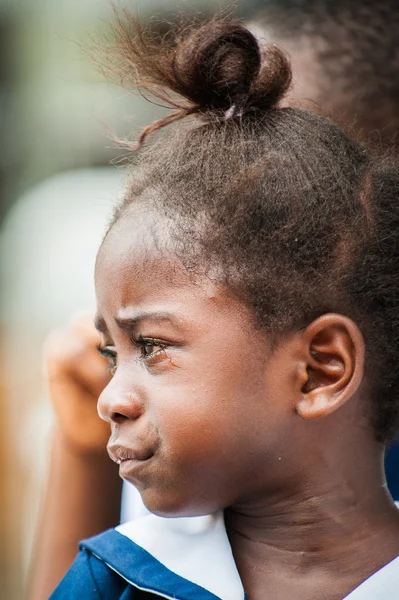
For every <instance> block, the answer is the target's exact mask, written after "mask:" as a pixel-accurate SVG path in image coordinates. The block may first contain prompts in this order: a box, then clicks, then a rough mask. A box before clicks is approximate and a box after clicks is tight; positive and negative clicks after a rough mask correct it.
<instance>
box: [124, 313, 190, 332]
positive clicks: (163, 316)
mask: <svg viewBox="0 0 399 600" xmlns="http://www.w3.org/2000/svg"><path fill="white" fill-rule="evenodd" d="M149 320H152V321H169V323H171V324H172V325H179V324H180V323H181V321H180V319H179V318H177V317H176V315H174V314H173V313H170V312H167V311H144V310H143V311H137V312H136V313H135V314H133V315H131V316H129V315H128V316H126V317H115V323H116V324H117V325H118V327H120V328H121V329H133V328H134V327H137V325H138V324H139V323H141V322H142V321H149Z"/></svg>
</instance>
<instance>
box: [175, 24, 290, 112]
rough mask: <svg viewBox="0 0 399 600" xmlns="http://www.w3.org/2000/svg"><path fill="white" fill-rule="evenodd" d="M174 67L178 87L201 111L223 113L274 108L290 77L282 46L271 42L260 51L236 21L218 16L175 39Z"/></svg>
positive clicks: (251, 35)
mask: <svg viewBox="0 0 399 600" xmlns="http://www.w3.org/2000/svg"><path fill="white" fill-rule="evenodd" d="M173 72H174V74H175V76H176V81H177V82H178V84H179V88H180V89H179V90H177V91H179V93H180V94H182V95H183V96H185V97H186V98H188V99H189V100H190V101H191V102H193V103H194V104H195V105H197V107H198V109H199V110H200V111H201V112H207V111H216V112H223V113H224V115H225V116H226V117H233V116H243V115H244V114H245V113H248V111H249V110H250V109H262V110H265V109H268V108H272V107H273V106H275V105H276V104H277V103H278V102H279V100H281V98H282V97H283V96H284V94H285V92H286V91H287V89H288V87H289V85H290V82H291V69H290V66H289V63H288V61H287V59H286V57H285V56H284V54H283V53H282V52H281V50H279V49H278V48H277V47H276V46H272V45H270V46H266V47H265V48H263V51H261V48H260V47H259V44H258V41H257V40H256V38H255V36H254V35H253V34H252V33H251V32H250V31H249V30H248V29H247V28H246V27H244V26H243V25H242V24H241V23H240V22H237V21H226V20H216V19H215V20H213V21H210V22H208V23H205V24H203V25H201V26H200V27H199V28H197V29H194V30H192V31H191V32H190V34H189V35H188V36H187V37H186V38H183V39H181V40H180V41H178V43H177V46H176V51H175V55H174V59H173Z"/></svg>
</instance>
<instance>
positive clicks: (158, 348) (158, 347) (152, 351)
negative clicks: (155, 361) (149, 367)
mask: <svg viewBox="0 0 399 600" xmlns="http://www.w3.org/2000/svg"><path fill="white" fill-rule="evenodd" d="M137 344H138V345H139V346H140V350H141V356H140V358H141V359H142V360H147V361H148V360H150V359H152V358H155V357H160V355H162V354H163V353H164V350H165V348H166V346H167V344H166V343H165V342H162V341H161V340H157V339H155V338H144V337H139V338H138V340H137Z"/></svg>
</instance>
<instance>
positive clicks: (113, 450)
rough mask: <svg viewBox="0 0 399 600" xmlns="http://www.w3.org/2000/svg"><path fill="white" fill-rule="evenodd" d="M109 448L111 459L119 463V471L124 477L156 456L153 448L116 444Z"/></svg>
mask: <svg viewBox="0 0 399 600" xmlns="http://www.w3.org/2000/svg"><path fill="white" fill-rule="evenodd" d="M107 450H108V454H109V456H110V457H111V459H112V460H113V461H114V462H115V463H116V464H117V465H119V473H120V475H121V476H122V477H123V476H124V475H125V474H126V475H127V474H131V473H132V471H135V470H136V469H138V468H139V467H140V466H142V465H143V464H144V463H146V462H148V461H149V460H150V459H151V458H152V457H153V456H154V452H153V451H152V450H146V449H141V448H136V449H132V448H126V447H125V446H119V445H114V444H110V445H108V446H107Z"/></svg>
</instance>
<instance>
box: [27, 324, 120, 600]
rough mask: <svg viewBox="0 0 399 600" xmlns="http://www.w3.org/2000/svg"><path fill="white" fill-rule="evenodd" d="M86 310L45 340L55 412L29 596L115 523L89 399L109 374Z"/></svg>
mask: <svg viewBox="0 0 399 600" xmlns="http://www.w3.org/2000/svg"><path fill="white" fill-rule="evenodd" d="M99 341H100V339H99V335H98V332H97V331H96V330H95V328H94V326H93V317H92V315H91V314H84V313H81V314H78V315H75V316H74V317H73V319H72V320H71V323H70V324H69V325H68V326H67V327H66V328H65V329H64V330H61V331H57V332H54V333H52V334H51V335H50V336H49V338H48V340H47V342H46V348H45V353H46V359H47V371H48V376H49V388H50V390H49V391H50V397H51V400H52V404H53V407H54V411H55V414H56V426H55V428H54V431H53V435H52V446H51V463H50V472H49V478H48V484H47V489H46V491H45V496H44V502H43V506H42V517H41V520H40V523H39V530H38V534H39V535H38V539H37V540H36V544H35V549H34V561H33V565H32V581H31V584H30V586H29V587H30V593H29V598H30V600H45V599H47V598H48V597H49V595H50V593H51V592H52V591H53V590H54V588H55V587H56V585H57V584H58V583H59V581H60V579H61V578H62V577H63V576H64V574H65V573H66V571H67V570H68V569H69V567H70V565H71V563H72V562H73V560H74V558H75V556H76V553H77V549H78V543H79V541H80V540H81V539H82V538H85V537H90V536H92V535H95V534H96V533H99V532H100V531H103V530H104V529H107V528H109V527H112V526H115V525H116V524H117V523H118V522H119V513H120V497H121V483H122V482H121V480H120V478H119V475H118V470H117V468H116V465H115V464H113V463H112V461H111V460H110V459H109V456H108V454H107V452H106V450H105V446H106V443H107V440H108V438H109V433H110V430H109V425H108V424H107V423H104V422H103V421H102V420H101V419H100V418H99V416H98V413H97V398H98V396H99V394H100V393H101V391H102V389H103V388H104V386H105V385H106V384H107V383H108V381H109V379H110V373H109V372H107V371H106V368H105V363H104V359H103V358H102V357H101V356H99V354H98V352H97V344H98V342H99Z"/></svg>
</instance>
